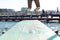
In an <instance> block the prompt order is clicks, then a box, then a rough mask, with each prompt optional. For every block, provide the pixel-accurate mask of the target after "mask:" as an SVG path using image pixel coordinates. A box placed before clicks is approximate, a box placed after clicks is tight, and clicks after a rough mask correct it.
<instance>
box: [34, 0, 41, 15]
mask: <svg viewBox="0 0 60 40" xmlns="http://www.w3.org/2000/svg"><path fill="white" fill-rule="evenodd" d="M34 2H35V4H36V9H34V12H35V14H36V15H38V10H39V9H40V3H39V0H34Z"/></svg>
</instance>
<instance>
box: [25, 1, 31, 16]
mask: <svg viewBox="0 0 60 40" xmlns="http://www.w3.org/2000/svg"><path fill="white" fill-rule="evenodd" d="M31 6H32V0H28V8H27V10H26V11H25V13H24V15H25V16H26V15H27V13H28V12H29V11H30V9H31Z"/></svg>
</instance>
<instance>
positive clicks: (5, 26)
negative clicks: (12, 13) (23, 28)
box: [0, 21, 60, 33]
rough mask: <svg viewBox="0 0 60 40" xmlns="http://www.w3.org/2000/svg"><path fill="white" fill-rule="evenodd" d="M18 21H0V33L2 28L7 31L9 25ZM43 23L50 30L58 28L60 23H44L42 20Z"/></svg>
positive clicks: (11, 25)
mask: <svg viewBox="0 0 60 40" xmlns="http://www.w3.org/2000/svg"><path fill="white" fill-rule="evenodd" d="M18 22H19V21H15V22H14V21H0V33H1V32H3V31H4V30H5V31H7V30H9V29H10V28H11V27H13V26H14V25H15V24H17V23H18ZM43 23H44V24H45V25H47V26H48V27H49V28H51V29H52V30H60V23H46V22H43Z"/></svg>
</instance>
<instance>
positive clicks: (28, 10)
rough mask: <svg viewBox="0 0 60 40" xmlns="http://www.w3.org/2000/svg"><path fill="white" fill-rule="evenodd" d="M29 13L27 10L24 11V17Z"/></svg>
mask: <svg viewBox="0 0 60 40" xmlns="http://www.w3.org/2000/svg"><path fill="white" fill-rule="evenodd" d="M29 11H30V9H29V8H27V10H26V11H25V13H24V16H26V15H27V13H28V12H29Z"/></svg>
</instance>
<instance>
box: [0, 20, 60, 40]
mask: <svg viewBox="0 0 60 40" xmlns="http://www.w3.org/2000/svg"><path fill="white" fill-rule="evenodd" d="M0 40H60V37H59V36H57V35H56V34H55V33H54V32H53V31H52V30H51V29H50V28H48V27H47V26H46V25H45V24H43V23H42V22H40V21H38V20H23V21H21V22H19V23H17V24H16V25H14V26H13V27H12V28H11V29H10V30H8V31H7V32H6V33H5V34H3V35H2V36H0Z"/></svg>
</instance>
